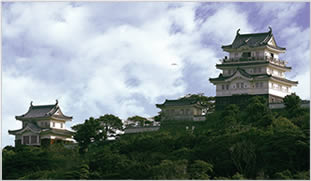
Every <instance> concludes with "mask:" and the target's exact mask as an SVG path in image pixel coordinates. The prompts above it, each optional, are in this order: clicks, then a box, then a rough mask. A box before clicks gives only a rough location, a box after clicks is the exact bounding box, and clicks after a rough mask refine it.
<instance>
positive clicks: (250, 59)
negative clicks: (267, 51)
mask: <svg viewBox="0 0 311 181" xmlns="http://www.w3.org/2000/svg"><path fill="white" fill-rule="evenodd" d="M219 61H220V62H221V63H242V62H243V63H245V62H254V61H267V62H270V63H273V64H275V65H280V66H285V64H286V62H285V61H284V60H280V59H277V58H273V57H267V56H265V57H263V56H260V57H259V56H253V57H238V58H227V57H225V58H223V59H220V60H219Z"/></svg>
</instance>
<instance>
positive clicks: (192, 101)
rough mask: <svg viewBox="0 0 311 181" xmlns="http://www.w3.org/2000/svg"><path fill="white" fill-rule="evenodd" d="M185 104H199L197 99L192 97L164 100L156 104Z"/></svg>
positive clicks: (158, 105)
mask: <svg viewBox="0 0 311 181" xmlns="http://www.w3.org/2000/svg"><path fill="white" fill-rule="evenodd" d="M187 105H198V106H201V105H200V104H199V103H198V101H197V100H194V99H177V100H167V99H166V100H165V102H164V103H163V104H156V106H157V107H162V106H187Z"/></svg>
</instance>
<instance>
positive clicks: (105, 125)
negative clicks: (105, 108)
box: [72, 114, 122, 153]
mask: <svg viewBox="0 0 311 181" xmlns="http://www.w3.org/2000/svg"><path fill="white" fill-rule="evenodd" d="M72 129H73V130H75V131H76V132H75V134H74V139H75V140H76V141H77V142H78V143H79V146H80V153H83V152H85V151H87V150H86V149H87V147H88V146H89V145H90V144H91V143H94V142H101V141H105V140H107V138H108V137H115V136H117V130H122V121H121V119H119V118H118V117H116V116H114V115H111V114H106V115H104V116H100V117H99V118H98V119H94V118H93V117H90V119H88V120H85V122H84V123H83V124H78V125H75V126H73V127H72Z"/></svg>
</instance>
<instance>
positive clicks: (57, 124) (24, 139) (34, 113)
mask: <svg viewBox="0 0 311 181" xmlns="http://www.w3.org/2000/svg"><path fill="white" fill-rule="evenodd" d="M15 118H16V120H19V121H21V122H22V123H23V127H22V128H21V129H18V130H9V134H11V135H15V145H20V144H23V145H37V146H39V145H42V144H44V145H48V144H53V143H55V142H58V141H62V142H73V141H74V140H73V138H72V137H73V132H72V131H69V130H67V129H66V127H65V123H66V122H67V121H71V120H72V117H69V116H66V115H64V114H63V113H62V111H61V110H60V107H59V106H58V101H57V100H56V104H51V105H36V106H34V105H32V102H31V103H30V107H29V110H28V111H27V112H26V113H25V114H23V115H21V116H15Z"/></svg>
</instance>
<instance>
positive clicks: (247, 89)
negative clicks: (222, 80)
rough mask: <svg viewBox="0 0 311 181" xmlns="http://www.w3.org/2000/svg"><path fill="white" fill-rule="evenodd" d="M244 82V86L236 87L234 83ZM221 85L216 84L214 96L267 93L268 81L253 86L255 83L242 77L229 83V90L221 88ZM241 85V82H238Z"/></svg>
mask: <svg viewBox="0 0 311 181" xmlns="http://www.w3.org/2000/svg"><path fill="white" fill-rule="evenodd" d="M241 82H243V83H244V88H236V83H241ZM221 85H222V84H220V85H217V86H216V87H218V90H217V89H216V96H231V95H233V94H251V95H253V94H268V93H269V88H268V82H267V81H266V82H263V86H262V87H258V88H256V87H255V85H256V84H255V83H251V82H249V81H246V80H243V79H235V80H233V81H232V82H231V83H230V86H229V90H226V89H225V90H222V88H221ZM240 86H241V84H240Z"/></svg>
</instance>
